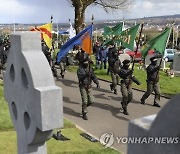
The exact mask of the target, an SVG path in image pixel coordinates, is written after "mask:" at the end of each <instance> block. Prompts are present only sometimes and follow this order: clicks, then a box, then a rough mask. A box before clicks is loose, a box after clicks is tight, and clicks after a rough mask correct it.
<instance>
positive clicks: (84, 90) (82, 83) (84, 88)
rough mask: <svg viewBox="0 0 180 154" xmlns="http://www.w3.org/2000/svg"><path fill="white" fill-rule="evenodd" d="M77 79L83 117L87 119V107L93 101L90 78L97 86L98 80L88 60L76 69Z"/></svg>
mask: <svg viewBox="0 0 180 154" xmlns="http://www.w3.org/2000/svg"><path fill="white" fill-rule="evenodd" d="M77 76H78V80H79V90H80V94H81V98H82V114H83V119H84V120H87V119H88V118H87V112H88V111H87V107H88V106H90V105H91V104H92V103H94V99H93V95H92V80H93V82H94V83H95V84H96V85H97V87H98V88H99V82H98V79H97V77H96V76H95V74H94V71H93V70H92V68H90V67H89V66H88V61H86V62H84V63H83V65H82V67H79V68H78V70H77Z"/></svg>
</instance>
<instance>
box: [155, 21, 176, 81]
mask: <svg viewBox="0 0 180 154" xmlns="http://www.w3.org/2000/svg"><path fill="white" fill-rule="evenodd" d="M172 26H173V24H172ZM172 26H171V30H172ZM170 35H171V31H170V33H169V36H168V39H167V42H166V46H165V49H166V47H167V44H168V42H169V38H170ZM162 59H163V56H162V57H161V60H160V62H159V67H160V66H161V63H162ZM159 70H160V69H159ZM159 70H158V72H157V74H156V80H157V77H158V74H159ZM156 80H155V81H156Z"/></svg>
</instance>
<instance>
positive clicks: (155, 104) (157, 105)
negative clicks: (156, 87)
mask: <svg viewBox="0 0 180 154" xmlns="http://www.w3.org/2000/svg"><path fill="white" fill-rule="evenodd" d="M153 106H155V107H161V106H160V105H159V104H158V103H154V104H153Z"/></svg>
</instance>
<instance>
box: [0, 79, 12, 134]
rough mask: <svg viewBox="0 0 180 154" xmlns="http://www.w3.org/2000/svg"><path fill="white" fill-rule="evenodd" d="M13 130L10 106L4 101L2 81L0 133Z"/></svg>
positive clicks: (0, 86) (0, 87)
mask: <svg viewBox="0 0 180 154" xmlns="http://www.w3.org/2000/svg"><path fill="white" fill-rule="evenodd" d="M13 129H14V128H13V125H12V121H11V118H10V113H9V109H8V104H7V103H6V102H5V100H4V92H3V82H2V80H0V131H3V130H6V131H7V130H13Z"/></svg>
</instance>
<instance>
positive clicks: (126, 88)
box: [119, 60, 140, 115]
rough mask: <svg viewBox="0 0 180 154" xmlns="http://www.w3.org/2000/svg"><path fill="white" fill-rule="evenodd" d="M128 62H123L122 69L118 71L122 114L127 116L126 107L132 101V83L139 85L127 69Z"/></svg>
mask: <svg viewBox="0 0 180 154" xmlns="http://www.w3.org/2000/svg"><path fill="white" fill-rule="evenodd" d="M129 66H130V61H129V60H124V61H123V67H122V69H121V70H120V71H119V76H120V77H121V78H122V80H121V93H122V97H123V98H122V102H121V105H122V108H123V114H125V115H128V114H129V113H128V112H127V106H128V104H129V103H130V102H131V100H132V97H133V95H132V87H131V84H132V81H133V82H135V83H136V84H137V85H140V82H139V81H138V80H137V79H136V78H135V76H133V75H132V70H130V69H129Z"/></svg>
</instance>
